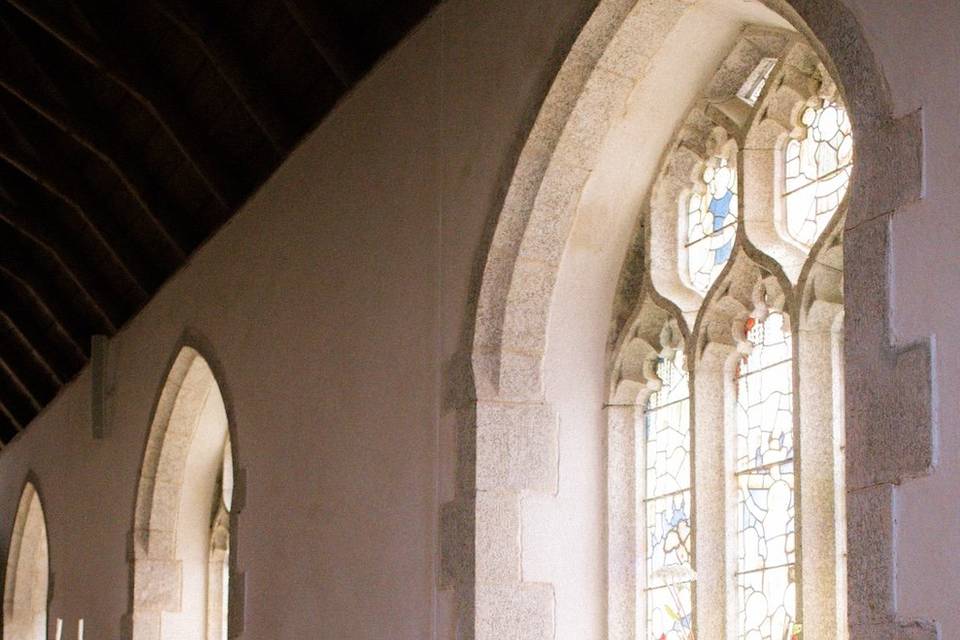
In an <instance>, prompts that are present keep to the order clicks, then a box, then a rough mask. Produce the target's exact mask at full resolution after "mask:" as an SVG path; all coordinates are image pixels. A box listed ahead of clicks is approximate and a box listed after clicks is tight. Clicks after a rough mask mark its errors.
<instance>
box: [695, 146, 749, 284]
mask: <svg viewBox="0 0 960 640" xmlns="http://www.w3.org/2000/svg"><path fill="white" fill-rule="evenodd" d="M703 181H704V183H706V187H707V188H706V193H704V194H699V193H694V194H692V195H691V196H690V200H689V202H688V203H687V237H686V243H685V244H686V250H687V256H686V257H687V277H688V278H689V282H690V284H691V285H692V286H693V288H694V289H696V290H697V291H700V292H701V293H706V292H707V290H708V289H709V288H710V285H711V284H713V282H714V280H716V279H717V276H719V275H720V273H721V272H722V271H723V267H724V265H725V264H726V263H727V261H728V260H729V259H730V254H731V253H732V252H733V244H734V241H735V239H736V229H737V215H738V212H737V172H736V171H735V170H734V169H733V167H731V166H730V165H729V162H728V161H727V159H726V158H715V159H714V161H713V162H712V164H711V166H709V167H707V169H706V170H705V171H704V173H703Z"/></svg>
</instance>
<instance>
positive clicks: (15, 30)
mask: <svg viewBox="0 0 960 640" xmlns="http://www.w3.org/2000/svg"><path fill="white" fill-rule="evenodd" d="M436 1H437V0H379V1H378V0H204V1H202V2H201V1H198V0H0V47H2V50H0V442H2V443H7V442H9V441H10V440H11V439H12V438H13V437H14V436H15V435H16V434H17V433H18V432H19V431H20V430H22V429H23V428H24V427H25V426H26V425H27V424H28V423H29V422H30V421H31V420H32V419H33V417H34V416H35V415H36V414H37V413H38V412H39V411H40V410H41V409H42V408H43V407H44V406H45V405H46V404H47V403H49V402H50V401H51V400H52V399H53V398H54V396H55V395H56V394H57V392H58V391H59V390H60V388H61V387H62V386H63V385H64V384H65V383H66V382H68V381H69V380H70V379H71V378H73V377H74V376H75V375H76V374H77V373H78V372H79V371H80V369H81V368H82V367H83V366H84V365H85V364H86V363H87V361H88V359H89V357H90V341H91V336H93V335H95V334H105V335H113V334H114V333H115V332H116V331H117V328H118V327H120V326H122V325H123V324H124V323H125V322H126V321H127V320H128V319H129V318H130V317H131V316H132V315H133V314H135V313H136V312H137V311H138V310H139V309H140V308H141V307H142V306H143V305H144V304H145V303H146V302H147V300H149V299H150V297H151V296H152V295H153V294H154V293H155V292H156V291H157V289H158V288H159V287H160V285H161V284H163V282H164V281H165V280H166V279H167V278H169V277H170V275H171V274H173V273H174V272H175V271H176V270H177V269H178V268H180V266H182V265H183V264H184V261H185V260H186V259H187V257H188V256H189V255H190V254H191V252H193V251H194V250H195V249H196V248H197V247H198V246H199V245H200V244H201V243H202V242H203V241H204V240H205V239H207V238H208V237H209V236H210V235H211V234H212V233H213V232H214V231H216V229H217V228H219V227H220V225H222V224H223V223H224V222H225V221H226V220H227V219H229V218H230V216H232V215H233V214H234V213H235V212H236V210H237V208H238V207H239V206H240V205H241V204H242V203H243V201H244V200H245V199H246V198H247V197H248V196H249V195H250V194H251V193H252V192H253V191H255V190H256V189H257V188H258V187H259V186H260V185H261V184H262V183H263V182H264V180H265V179H266V178H267V177H268V176H269V175H270V173H271V172H273V171H274V170H275V169H276V168H277V167H278V166H279V165H280V163H281V162H282V161H283V159H284V158H285V157H286V156H287V154H288V153H289V152H290V151H291V150H292V149H293V147H294V145H295V144H296V143H297V142H298V141H299V140H300V139H301V138H302V137H303V136H304V135H305V134H306V133H307V132H308V131H309V130H310V129H312V128H313V127H314V126H315V125H316V124H317V123H318V122H319V121H320V120H321V119H322V118H323V116H324V114H326V113H327V112H328V111H329V110H330V109H331V108H332V107H333V105H334V103H335V102H336V101H337V99H338V98H340V97H341V96H342V95H343V94H344V93H345V92H346V91H347V90H349V88H350V87H351V86H352V85H353V84H354V83H356V82H357V80H358V79H359V78H360V77H361V76H362V75H363V74H364V73H365V72H366V71H368V70H369V69H370V67H371V66H372V65H373V64H374V63H375V62H376V60H377V59H378V58H379V57H381V56H382V55H383V54H384V52H386V51H387V50H388V49H389V48H390V47H392V46H393V45H394V44H396V43H397V42H398V41H399V40H400V39H401V38H402V37H403V35H404V34H405V33H406V32H407V31H408V30H409V29H410V28H411V27H412V26H413V25H414V24H416V23H417V22H418V21H419V20H420V19H421V18H422V17H423V16H424V15H425V14H426V12H427V11H428V10H429V9H430V8H431V6H432V5H434V4H435V3H436Z"/></svg>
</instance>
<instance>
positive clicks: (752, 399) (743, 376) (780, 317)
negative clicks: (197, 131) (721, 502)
mask: <svg viewBox="0 0 960 640" xmlns="http://www.w3.org/2000/svg"><path fill="white" fill-rule="evenodd" d="M747 340H748V341H749V342H750V344H751V345H752V350H751V352H750V354H749V355H748V356H746V357H745V358H744V359H743V361H742V362H741V363H740V367H739V370H738V372H737V380H736V382H737V405H736V439H737V450H736V467H735V471H736V478H737V520H736V522H737V550H738V554H737V592H738V597H739V600H738V602H739V615H738V627H739V635H738V638H740V639H741V640H784V639H788V638H791V637H792V635H791V634H793V633H794V631H795V630H796V626H795V625H796V623H797V620H796V617H797V616H796V587H795V572H796V504H795V499H796V485H795V473H794V472H795V469H794V450H793V442H794V428H793V364H792V343H791V337H790V331H789V325H788V323H787V319H786V316H785V315H784V314H783V313H780V312H773V313H771V314H770V315H769V316H767V318H766V319H765V320H764V321H763V322H754V321H753V319H751V320H750V321H748V323H747Z"/></svg>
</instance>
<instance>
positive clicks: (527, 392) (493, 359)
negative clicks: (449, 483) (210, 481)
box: [461, 0, 936, 640]
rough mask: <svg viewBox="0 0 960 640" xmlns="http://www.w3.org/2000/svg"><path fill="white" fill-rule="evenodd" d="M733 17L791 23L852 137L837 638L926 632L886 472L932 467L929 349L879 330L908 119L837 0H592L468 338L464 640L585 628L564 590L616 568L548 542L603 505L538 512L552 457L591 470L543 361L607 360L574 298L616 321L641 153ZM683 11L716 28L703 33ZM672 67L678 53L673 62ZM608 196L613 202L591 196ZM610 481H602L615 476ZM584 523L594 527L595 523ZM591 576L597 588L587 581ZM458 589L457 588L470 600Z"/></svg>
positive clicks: (893, 478) (912, 152)
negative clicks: (900, 579)
mask: <svg viewBox="0 0 960 640" xmlns="http://www.w3.org/2000/svg"><path fill="white" fill-rule="evenodd" d="M764 7H766V9H769V10H772V11H766V10H764ZM731 11H739V12H741V13H740V14H739V16H733V19H730V20H725V19H724V14H723V13H718V12H727V14H726V15H727V18H730V12H731ZM738 20H739V21H740V23H741V25H742V24H745V23H756V22H757V21H758V20H760V21H761V22H762V21H766V22H767V23H768V24H775V25H776V26H778V27H785V28H792V29H795V30H796V31H798V32H799V33H800V34H802V35H803V36H805V38H806V39H807V41H808V42H809V43H810V45H811V46H812V47H814V49H815V50H816V53H817V55H818V57H819V58H820V59H821V60H822V61H824V63H825V64H826V65H827V67H828V71H829V73H830V75H831V76H832V77H833V78H834V79H836V80H837V82H838V84H839V90H840V92H841V94H842V96H843V99H844V102H845V103H846V106H847V109H848V111H849V113H850V116H851V119H852V122H853V127H854V136H855V138H856V140H857V145H858V146H857V155H856V158H855V168H854V175H853V179H852V184H851V189H850V194H849V196H848V207H849V208H848V213H847V216H846V221H845V225H846V227H845V230H844V233H845V237H844V245H845V248H844V271H845V275H846V278H845V282H844V286H845V290H844V300H845V306H846V311H845V314H846V316H845V320H844V334H845V335H844V341H843V344H844V357H843V362H842V363H841V368H842V370H843V371H844V373H845V376H846V385H845V389H846V398H845V402H844V406H843V407H842V410H843V412H844V414H845V416H846V420H845V424H846V433H845V437H846V460H847V470H846V474H847V475H846V481H847V496H846V509H847V513H846V523H847V532H848V554H849V556H848V558H849V560H848V579H849V586H848V598H847V604H848V607H849V611H848V619H847V623H848V624H849V626H850V629H851V638H852V639H854V640H857V639H860V638H895V637H905V634H909V637H910V638H933V637H935V636H936V631H935V629H934V628H933V627H932V626H930V625H927V624H925V623H921V622H910V621H902V620H900V619H899V618H898V616H897V611H896V600H895V584H894V523H893V498H894V493H895V491H896V485H897V484H899V483H900V482H902V481H903V480H906V479H909V478H911V477H916V476H919V475H923V474H925V473H927V472H928V471H929V469H930V468H931V466H932V465H933V463H934V451H935V447H934V434H935V432H934V430H933V428H932V411H933V410H932V394H931V366H930V351H929V346H928V345H927V344H926V343H920V344H913V345H896V344H894V343H893V340H892V336H891V334H890V331H889V328H888V307H889V262H888V254H889V228H890V220H891V217H892V215H893V214H894V213H895V212H896V211H897V210H898V209H899V208H901V207H903V206H904V205H906V204H908V203H909V202H911V201H913V200H915V199H917V198H919V197H920V196H921V185H922V175H921V172H922V131H921V127H920V118H919V114H910V115H907V116H903V117H897V116H896V114H894V113H893V110H892V102H891V98H890V95H889V92H888V87H887V85H886V83H885V81H884V79H883V77H882V75H881V73H880V70H879V69H878V67H877V65H876V63H875V60H874V58H873V56H872V53H871V52H870V50H869V47H868V45H867V42H866V40H865V37H864V35H863V32H862V30H861V28H860V26H859V25H858V23H857V22H856V19H855V18H854V16H853V15H852V14H851V13H850V11H849V10H848V9H846V8H845V7H844V6H843V5H842V4H841V2H839V1H838V0H791V1H789V2H788V1H786V0H764V1H763V2H757V3H728V2H727V3H723V2H711V1H709V0H703V1H701V2H696V3H692V2H686V1H682V0H649V1H644V2H631V1H626V2H624V1H621V0H602V1H601V2H600V3H599V4H598V6H597V8H596V10H595V12H594V14H593V16H592V17H591V18H590V20H589V21H588V23H587V24H586V26H585V27H584V29H583V30H582V32H581V34H580V36H579V37H578V39H577V41H576V43H575V44H574V46H573V48H572V49H571V51H570V53H569V54H568V56H567V58H566V60H565V61H564V63H563V65H562V67H561V69H560V70H559V73H558V75H557V77H556V80H555V81H554V83H553V86H552V88H551V90H550V92H549V93H548V95H547V97H546V99H545V101H544V103H543V105H542V107H541V109H540V112H539V115H538V117H537V119H536V121H535V123H534V125H533V128H532V130H531V131H530V134H529V136H528V139H527V142H526V144H525V146H524V148H523V151H522V153H521V155H520V158H519V160H518V164H517V167H516V170H515V172H514V176H513V179H512V182H511V185H510V188H509V190H508V192H507V195H506V198H505V201H504V205H503V209H502V211H501V213H500V216H499V222H498V225H497V228H496V231H495V234H494V238H493V241H492V245H491V247H490V250H489V253H488V258H487V263H486V267H485V270H484V275H483V279H482V284H481V288H480V298H479V303H478V311H477V321H476V327H475V335H474V349H473V367H474V374H475V382H476V392H477V401H478V406H477V440H476V442H477V450H476V494H475V509H474V514H473V517H474V522H473V523H472V524H473V526H472V527H470V526H465V527H462V528H461V530H463V531H473V538H474V540H473V544H474V545H475V547H470V545H469V544H468V548H474V556H473V562H474V564H473V566H472V573H473V574H474V577H473V579H472V580H471V582H472V585H473V590H472V592H473V593H472V597H473V598H474V605H473V606H474V621H473V627H474V630H475V633H476V637H477V638H481V639H487V638H491V639H492V638H501V637H523V638H554V637H557V638H565V637H576V633H577V631H578V629H581V627H580V626H579V624H580V621H579V620H577V619H576V618H575V617H574V616H571V615H570V613H569V610H570V609H571V603H574V602H576V601H577V600H576V598H577V596H579V595H583V594H584V593H586V592H587V591H588V590H589V589H594V590H596V589H604V590H605V589H606V583H607V582H608V581H610V582H613V581H616V580H620V579H623V576H618V575H609V576H604V577H602V578H600V577H598V576H596V575H595V574H593V573H590V572H589V571H588V570H587V569H585V568H584V567H578V566H577V558H576V557H574V556H573V555H571V554H564V553H563V549H561V550H560V552H551V551H550V550H549V547H550V546H551V545H557V544H562V539H563V538H564V537H565V536H569V535H571V534H570V530H571V529H573V530H576V529H577V526H578V522H576V521H575V520H576V518H577V517H580V518H581V519H582V520H583V521H588V520H589V519H590V518H594V519H596V518H599V519H602V518H603V513H604V511H603V509H602V508H597V507H596V506H594V507H593V508H592V509H591V510H589V513H586V514H583V513H570V512H564V511H563V508H562V506H561V507H559V508H558V507H556V506H550V505H551V504H552V503H553V502H556V501H557V498H558V496H563V495H564V494H565V493H568V494H569V493H570V492H571V491H573V492H575V491H576V488H577V487H576V483H575V482H573V483H571V481H570V477H569V474H568V472H569V471H570V467H569V466H568V467H566V468H565V467H564V464H566V465H569V464H570V458H571V457H573V456H575V455H582V456H587V455H592V456H593V458H591V459H587V458H586V457H584V462H585V466H584V468H586V469H589V470H591V471H592V472H593V473H598V471H597V469H596V456H597V453H596V451H595V450H590V451H588V453H586V454H583V453H578V452H577V449H576V447H578V446H580V445H581V444H583V443H582V442H580V443H578V442H577V440H576V436H577V426H578V420H582V416H578V415H576V414H575V412H574V415H573V417H572V419H571V420H568V421H564V422H563V423H561V422H560V419H558V414H559V415H560V418H561V419H562V418H563V413H564V408H566V409H569V408H570V406H572V405H570V404H569V402H568V401H567V399H566V398H564V397H563V391H564V390H567V391H569V390H570V389H574V390H576V389H577V387H575V386H566V387H565V386H564V385H565V384H567V385H570V384H571V382H570V381H569V380H565V378H570V377H576V375H577V372H576V371H563V370H559V369H562V366H555V365H557V363H561V365H562V364H565V365H567V366H569V365H570V364H571V363H572V362H579V364H580V366H582V367H591V368H592V367H596V368H597V370H599V371H603V370H605V369H606V368H607V367H606V366H605V365H604V364H603V359H605V358H608V357H609V350H608V345H606V344H600V345H599V347H598V346H597V345H596V344H593V345H589V348H587V347H583V348H580V345H578V340H583V341H586V340H587V338H586V337H585V336H584V333H583V332H582V331H580V332H578V330H579V329H582V328H583V327H582V326H581V325H579V324H578V322H583V319H582V317H581V315H582V314H580V313H579V312H578V309H580V308H582V307H585V306H594V307H597V306H599V307H603V308H606V309H610V308H611V307H612V308H613V309H614V334H615V332H616V330H617V329H618V328H620V327H622V325H623V323H624V321H625V320H626V318H625V317H623V315H624V313H626V312H627V309H628V308H629V307H626V306H625V305H623V304H621V303H622V301H621V300H615V299H614V289H615V285H616V279H617V276H618V272H619V266H620V265H621V264H622V263H623V257H624V255H626V254H628V252H630V251H633V250H634V249H635V247H629V246H627V243H626V242H625V241H624V240H623V238H628V237H631V236H632V235H633V234H632V233H631V225H630V223H629V220H632V219H635V214H636V212H637V211H639V210H640V209H641V202H642V200H643V198H644V196H645V192H646V190H647V189H648V188H649V185H650V183H651V180H652V173H649V174H647V175H646V176H645V177H644V174H643V171H645V170H646V171H650V172H652V171H653V169H650V168H649V167H648V165H650V166H654V165H656V163H657V160H658V159H659V155H660V154H661V153H662V150H663V149H664V148H665V146H666V144H667V143H668V141H669V140H670V139H671V138H673V136H674V134H675V131H676V130H677V128H678V126H679V125H680V119H681V118H682V116H683V114H684V113H685V111H686V105H689V104H690V103H691V101H692V99H693V98H694V97H695V93H696V91H698V90H699V89H700V87H702V86H703V80H704V78H705V76H706V75H708V74H709V73H712V72H713V71H715V67H714V68H710V64H709V60H710V57H709V55H706V54H705V55H703V56H702V57H701V62H700V64H699V65H698V64H696V63H694V62H693V56H691V54H689V51H690V50H691V49H694V48H695V47H708V48H709V47H710V46H720V45H719V39H718V40H715V41H711V40H710V35H711V34H714V33H718V31H717V30H722V29H727V30H728V31H729V32H731V33H733V32H734V31H735V30H734V29H733V26H734V23H736V22H737V21H738ZM697 21H706V22H703V23H702V24H704V25H707V26H708V27H710V28H711V29H712V30H710V29H707V28H706V27H704V28H703V29H701V30H699V31H698V30H697V27H696V24H697ZM711 43H712V44H711ZM729 44H730V43H729V42H727V43H726V45H725V46H729ZM698 53H699V51H698ZM670 60H682V61H683V64H679V65H673V66H672V67H671V66H670V65H669V64H667V63H668V62H669V61H670ZM658 74H659V75H658ZM676 104H679V105H682V106H679V107H675V106H674V105H676ZM638 108H640V109H643V118H639V119H636V120H633V121H631V120H630V118H629V114H630V113H631V112H632V111H635V110H636V109H638ZM625 114H626V115H625ZM638 140H642V141H643V145H642V146H643V147H645V148H646V152H647V153H649V154H650V155H649V157H647V158H646V159H644V158H638V156H637V155H636V154H634V155H631V152H630V151H629V150H628V147H631V145H632V147H633V148H635V147H636V146H637V141H638ZM651 150H652V151H651ZM627 174H630V175H627ZM631 183H632V184H634V185H635V186H634V187H633V188H632V189H631V188H630V187H629V185H630V184H631ZM625 185H626V186H625ZM636 185H639V186H636ZM611 193H615V194H616V197H617V201H616V203H613V202H612V201H611V200H610V198H607V199H606V200H605V199H604V198H603V197H602V194H608V196H609V194H611ZM597 194H601V196H598V195H597ZM614 204H615V205H616V206H614ZM623 211H628V212H629V214H627V215H628V217H625V215H624V214H623V213H622V212H623ZM618 212H619V213H620V216H619V217H618V215H617V213H618ZM668 267H670V268H671V269H673V268H675V265H668ZM657 268H658V265H652V266H651V269H657ZM571 274H577V278H571ZM628 275H629V274H628ZM640 275H642V274H640ZM590 278H592V280H591V279H590ZM578 279H579V282H577V280H578ZM604 283H606V284H604ZM625 290H627V291H629V287H626V289H625ZM604 305H605V306H604ZM548 320H549V321H548ZM606 333H607V334H608V335H607V336H605V337H606V338H607V339H609V332H606ZM548 337H549V338H550V341H548ZM551 341H552V342H551ZM594 342H595V343H596V342H597V341H596V340H594ZM604 342H605V341H604ZM551 344H552V345H557V344H562V345H563V346H564V347H565V348H566V347H567V346H569V345H574V346H573V347H571V349H572V350H573V351H578V349H579V351H578V357H579V361H577V360H576V359H575V357H574V356H571V355H569V354H560V355H558V354H557V353H556V351H554V352H553V354H552V355H551V349H550V346H551ZM584 384H586V381H584ZM601 386H602V385H601ZM584 393H586V392H584ZM597 398H599V400H598V399H597ZM590 400H591V401H595V402H597V403H598V404H597V406H596V407H595V408H594V410H595V411H598V410H599V403H602V402H603V398H602V391H600V392H597V393H594V395H593V396H591V398H590ZM597 423H599V421H597V422H595V423H594V425H595V424H597ZM561 424H562V426H561ZM571 434H572V435H571ZM594 439H595V440H602V436H601V437H599V438H596V437H595V438H594ZM588 444H589V443H588ZM591 446H593V449H598V448H599V447H597V446H595V444H594V445H591ZM587 449H590V447H587ZM611 463H612V462H611ZM591 465H593V466H592V467H591ZM599 473H601V474H602V473H603V472H602V470H601V471H599ZM565 474H568V475H566V476H565ZM615 475H616V474H614V473H611V474H610V481H611V482H614V477H615ZM565 481H566V482H567V483H568V484H567V485H564V482H565ZM581 528H583V527H581ZM581 533H587V534H588V535H596V536H600V537H602V536H603V535H604V528H603V526H602V524H601V525H600V526H598V527H596V528H595V529H593V530H589V529H588V528H584V531H583V532H581ZM557 540H561V542H557ZM593 551H596V549H593ZM598 557H603V554H602V553H600V554H599V555H598ZM607 564H608V566H609V567H610V571H614V570H615V568H616V567H618V566H619V565H618V563H617V559H616V558H609V559H607ZM469 572H470V571H469V570H468V573H469ZM578 581H579V584H576V583H577V582H578ZM585 581H592V583H591V584H589V585H586V586H584V584H583V583H584V582H585ZM469 592H470V590H466V592H465V595H464V596H463V598H464V600H467V601H469V599H470V598H471V594H470V593H469ZM611 597H615V596H611ZM616 604H617V603H615V602H611V603H610V605H611V606H610V607H609V610H610V611H616V610H618V607H617V606H616ZM465 606H466V607H468V608H469V606H470V605H469V602H467V604H466V605H465ZM584 606H585V607H587V606H589V603H587V602H584ZM604 609H606V608H605V607H604ZM599 614H601V615H606V610H604V611H602V612H599ZM588 615H594V616H596V615H598V612H590V613H588ZM613 626H616V625H613ZM568 634H572V635H568ZM611 637H613V636H611Z"/></svg>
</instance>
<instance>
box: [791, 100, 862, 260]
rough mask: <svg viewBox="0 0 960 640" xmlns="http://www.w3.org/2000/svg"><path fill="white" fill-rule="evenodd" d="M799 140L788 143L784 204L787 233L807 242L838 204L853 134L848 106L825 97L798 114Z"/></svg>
mask: <svg viewBox="0 0 960 640" xmlns="http://www.w3.org/2000/svg"><path fill="white" fill-rule="evenodd" d="M801 121H802V122H803V125H804V126H805V127H806V129H805V134H804V137H803V138H802V139H801V140H790V142H788V143H787V146H786V149H785V157H784V162H785V165H784V175H785V184H784V204H785V207H786V218H787V233H789V234H790V237H792V238H793V239H794V240H797V241H798V242H800V243H802V244H805V245H807V246H810V245H812V244H813V243H814V242H816V241H817V238H818V237H820V234H821V233H822V232H823V230H824V229H825V228H826V226H827V223H829V222H830V220H831V219H832V218H833V214H835V213H836V212H837V209H839V208H840V203H841V202H842V201H843V197H844V195H846V193H847V187H848V186H849V184H850V173H851V171H852V170H853V164H852V163H853V136H852V133H851V128H850V120H849V118H848V117H847V112H846V110H844V108H843V107H841V106H840V105H839V104H837V103H835V102H830V101H827V100H825V101H824V102H823V104H822V105H821V106H819V107H808V108H807V109H806V110H805V111H804V112H803V115H802V116H801Z"/></svg>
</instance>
